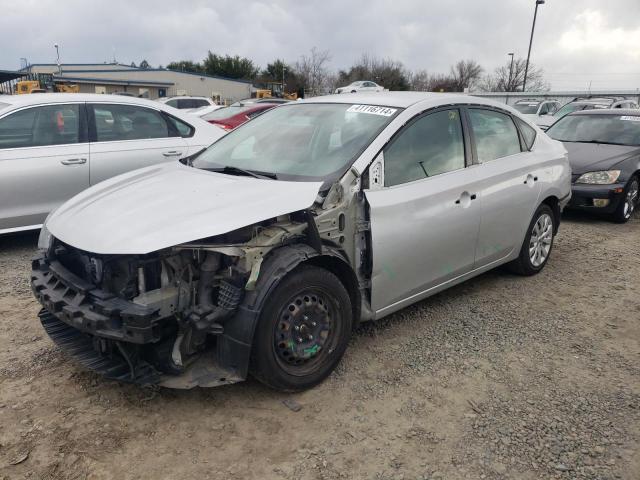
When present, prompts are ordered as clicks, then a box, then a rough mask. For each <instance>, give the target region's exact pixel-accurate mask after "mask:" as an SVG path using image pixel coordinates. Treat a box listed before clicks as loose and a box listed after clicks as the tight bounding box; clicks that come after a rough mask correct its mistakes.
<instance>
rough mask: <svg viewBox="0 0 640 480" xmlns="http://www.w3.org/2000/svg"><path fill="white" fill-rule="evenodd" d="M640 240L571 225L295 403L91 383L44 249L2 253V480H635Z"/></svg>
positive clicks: (638, 230)
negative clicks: (43, 263) (515, 272)
mask: <svg viewBox="0 0 640 480" xmlns="http://www.w3.org/2000/svg"><path fill="white" fill-rule="evenodd" d="M639 239H640V218H638V217H636V218H634V219H633V220H632V221H631V222H630V223H628V224H626V225H614V224H611V223H608V222H605V221H601V220H598V219H593V218H591V217H587V216H582V215H577V214H573V215H570V216H567V217H566V218H565V219H564V223H563V225H562V227H561V230H560V234H559V236H558V238H557V242H556V245H555V248H554V252H553V254H552V258H551V262H550V264H549V265H548V266H547V268H546V269H545V270H544V272H543V273H542V274H540V275H538V276H536V277H532V278H519V277H515V276H512V275H509V274H507V273H504V272H502V271H494V272H489V273H487V274H485V275H483V276H481V277H479V278H477V279H474V280H472V281H470V282H467V283H465V284H463V285H460V286H458V287H455V288H453V289H452V290H450V291H447V292H443V293H442V294H440V295H437V296H435V297H433V298H431V299H428V300H426V301H423V302H420V303H419V304H417V305H414V306H412V307H409V308H407V309H405V310H403V311H401V312H398V313H397V314H395V315H393V316H391V317H389V318H388V319H385V320H383V321H381V322H378V323H376V324H368V325H364V326H362V327H360V328H359V329H358V331H357V332H356V333H355V335H354V337H353V340H352V342H351V345H350V347H349V349H348V351H347V355H346V356H345V359H344V361H343V362H342V363H341V364H340V366H339V368H338V369H337V371H336V372H335V373H334V374H333V375H332V376H331V377H330V378H329V379H328V380H327V381H326V382H324V383H323V384H322V385H320V386H318V387H317V388H315V389H313V390H311V391H308V392H304V393H301V394H296V395H290V396H287V395H283V394H280V393H276V392H273V391H270V390H268V389H266V388H264V387H262V386H261V385H260V384H258V383H257V382H255V381H252V380H249V381H247V382H245V383H243V384H238V385H231V386H227V387H222V388H217V389H210V390H205V389H197V390H193V391H186V392H184V391H170V390H163V389H141V388H138V387H136V386H131V385H123V384H118V383H114V382H110V381H105V380H103V379H102V378H100V377H98V376H96V375H94V374H92V373H91V372H86V371H84V370H82V369H81V368H80V367H78V366H77V365H75V364H74V363H73V362H72V361H70V360H69V359H67V358H66V357H65V356H64V355H62V354H61V353H60V352H59V351H58V350H57V348H56V347H55V346H54V345H53V344H52V342H50V340H49V339H48V338H47V336H46V335H45V334H44V332H43V331H42V329H41V327H40V325H39V322H38V320H37V317H36V313H37V311H38V305H37V303H36V302H35V300H33V298H32V296H31V293H30V290H29V284H28V275H29V269H30V265H29V260H30V257H31V255H32V254H33V252H34V248H35V241H36V238H35V236H34V235H22V236H12V237H0V318H1V319H2V321H1V322H0V478H6V479H22V478H25V479H27V478H29V479H33V478H44V479H85V478H86V479H128V478H131V479H133V478H154V479H155V478H182V479H205V478H212V479H218V478H220V479H223V478H224V479H234V478H237V479H245V478H261V479H266V478H286V479H309V480H311V479H342V478H363V479H407V480H408V479H437V478H441V479H457V478H469V479H477V478H486V479H506V478H518V479H532V480H533V479H540V478H559V479H573V478H587V479H588V478H591V479H605V478H611V479H613V478H620V479H629V480H632V479H634V480H635V479H637V478H639V477H640V447H639V440H640V367H639V365H640V362H639V360H640V300H639V298H640V297H639V296H638V292H639V291H640V289H639V288H638V287H640V248H639V245H640V242H639ZM287 398H289V399H292V400H295V402H296V403H297V404H299V405H300V406H301V407H302V408H301V409H300V410H299V411H297V412H296V411H293V410H292V409H291V408H289V407H287V406H286V405H285V404H283V403H282V401H283V400H284V399H287Z"/></svg>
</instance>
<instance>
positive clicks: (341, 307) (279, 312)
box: [250, 266, 353, 392]
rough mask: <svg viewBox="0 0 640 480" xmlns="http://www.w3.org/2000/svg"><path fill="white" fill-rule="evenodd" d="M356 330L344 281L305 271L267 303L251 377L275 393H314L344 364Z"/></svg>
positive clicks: (324, 272) (316, 270)
mask: <svg viewBox="0 0 640 480" xmlns="http://www.w3.org/2000/svg"><path fill="white" fill-rule="evenodd" d="M352 325H353V312H352V308H351V299H350V297H349V293H348V292H347V289H346V288H345V287H344V285H343V284H342V282H341V281H340V279H339V278H338V277H336V276H335V275H334V274H333V273H331V272H329V271H327V270H325V269H323V268H319V267H314V266H301V267H299V268H297V269H295V270H294V271H292V272H291V273H290V274H289V275H288V276H286V277H285V278H284V279H283V280H282V281H281V282H280V284H279V285H277V286H276V288H275V290H274V291H273V293H272V294H271V295H269V298H268V299H267V301H266V302H265V305H264V307H263V309H262V311H261V313H260V318H259V319H258V325H257V328H256V332H255V335H254V341H253V348H252V352H251V366H250V371H251V374H252V375H253V376H254V377H255V378H256V379H258V380H259V381H260V382H262V383H264V384H265V385H267V386H269V387H271V388H273V389H276V390H281V391H285V392H295V391H300V390H306V389H308V388H311V387H313V386H315V385H317V384H318V383H320V382H322V381H323V380H324V379H325V378H327V377H328V376H329V374H330V373H331V372H332V371H333V370H334V369H335V367H336V366H337V365H338V363H339V362H340V359H341V358H342V356H343V354H344V352H345V350H346V348H347V345H348V343H349V338H350V337H351V330H352ZM303 337H304V338H303ZM301 340H303V341H301Z"/></svg>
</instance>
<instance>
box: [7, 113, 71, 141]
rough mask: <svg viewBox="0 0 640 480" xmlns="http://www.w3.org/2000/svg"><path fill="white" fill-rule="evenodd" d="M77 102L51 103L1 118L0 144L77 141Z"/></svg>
mask: <svg viewBox="0 0 640 480" xmlns="http://www.w3.org/2000/svg"><path fill="white" fill-rule="evenodd" d="M79 132H80V113H79V107H78V105H48V106H45V107H34V108H28V109H25V110H21V111H19V112H16V113H12V114H11V115H8V116H7V117H5V118H3V119H2V120H0V148H20V147H43V146H47V145H65V144H71V143H78V141H79Z"/></svg>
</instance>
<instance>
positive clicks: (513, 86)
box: [480, 58, 550, 92]
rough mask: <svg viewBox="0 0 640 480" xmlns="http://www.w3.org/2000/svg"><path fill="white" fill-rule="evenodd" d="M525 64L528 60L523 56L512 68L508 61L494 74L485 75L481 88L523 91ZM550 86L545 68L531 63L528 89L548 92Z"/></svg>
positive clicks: (498, 90) (495, 90)
mask: <svg viewBox="0 0 640 480" xmlns="http://www.w3.org/2000/svg"><path fill="white" fill-rule="evenodd" d="M525 66H526V61H525V60H524V59H523V58H518V59H517V60H515V61H514V62H513V68H511V62H510V61H509V62H507V64H505V65H502V66H501V67H498V68H496V69H495V70H494V72H493V73H492V74H489V75H487V76H485V77H484V79H483V80H482V83H481V84H480V89H481V90H485V91H487V92H520V91H522V83H523V81H524V70H525ZM549 88H550V86H549V83H547V81H546V80H545V79H544V72H543V70H542V69H541V68H536V67H535V66H534V65H533V64H531V63H529V72H528V73H527V90H528V91H530V92H546V91H548V90H549Z"/></svg>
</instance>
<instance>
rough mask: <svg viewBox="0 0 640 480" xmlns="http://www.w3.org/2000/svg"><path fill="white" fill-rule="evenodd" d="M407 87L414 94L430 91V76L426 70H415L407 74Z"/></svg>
mask: <svg viewBox="0 0 640 480" xmlns="http://www.w3.org/2000/svg"><path fill="white" fill-rule="evenodd" d="M409 87H410V88H411V90H413V91H416V92H429V91H430V90H431V76H430V75H429V72H427V71H426V70H417V71H415V72H411V73H410V74H409Z"/></svg>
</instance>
